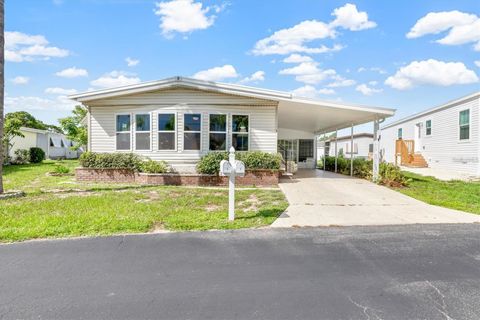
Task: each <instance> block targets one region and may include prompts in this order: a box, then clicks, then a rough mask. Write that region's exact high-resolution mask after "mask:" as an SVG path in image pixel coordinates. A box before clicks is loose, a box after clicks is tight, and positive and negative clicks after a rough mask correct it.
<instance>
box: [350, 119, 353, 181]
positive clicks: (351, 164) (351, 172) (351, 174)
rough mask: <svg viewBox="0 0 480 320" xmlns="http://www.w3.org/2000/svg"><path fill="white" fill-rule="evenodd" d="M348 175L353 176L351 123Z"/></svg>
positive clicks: (351, 128)
mask: <svg viewBox="0 0 480 320" xmlns="http://www.w3.org/2000/svg"><path fill="white" fill-rule="evenodd" d="M350 176H351V177H353V123H352V126H351V127H350Z"/></svg>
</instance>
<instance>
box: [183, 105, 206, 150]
mask: <svg viewBox="0 0 480 320" xmlns="http://www.w3.org/2000/svg"><path fill="white" fill-rule="evenodd" d="M187 114H198V115H200V131H186V130H185V116H186V115H187ZM182 125H183V128H182V138H183V145H182V148H183V151H184V152H192V153H201V152H202V150H203V113H202V112H198V111H191V112H184V113H183V121H182ZM185 133H200V149H199V150H191V149H185Z"/></svg>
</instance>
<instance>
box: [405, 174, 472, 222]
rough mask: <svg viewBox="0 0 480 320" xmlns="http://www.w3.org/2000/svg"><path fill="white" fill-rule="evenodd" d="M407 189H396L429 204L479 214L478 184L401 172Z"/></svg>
mask: <svg viewBox="0 0 480 320" xmlns="http://www.w3.org/2000/svg"><path fill="white" fill-rule="evenodd" d="M403 173H404V174H405V176H406V177H407V178H408V179H410V182H409V184H408V187H406V188H399V189H396V190H397V191H399V192H401V193H403V194H406V195H407V196H410V197H412V198H415V199H418V200H421V201H424V202H426V203H429V204H433V205H437V206H441V207H446V208H451V209H456V210H461V211H466V212H471V213H475V214H480V182H464V181H458V180H452V181H441V180H438V179H435V178H433V177H424V176H421V175H418V174H414V173H410V172H403Z"/></svg>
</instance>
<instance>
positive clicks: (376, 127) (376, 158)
mask: <svg viewBox="0 0 480 320" xmlns="http://www.w3.org/2000/svg"><path fill="white" fill-rule="evenodd" d="M379 128H380V121H379V120H378V119H375V121H373V175H372V178H373V182H377V181H378V172H379V170H380V154H379V151H380V150H379V147H380V146H379V143H378V140H379V139H378V130H379Z"/></svg>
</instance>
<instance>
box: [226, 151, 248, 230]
mask: <svg viewBox="0 0 480 320" xmlns="http://www.w3.org/2000/svg"><path fill="white" fill-rule="evenodd" d="M244 174H245V164H244V163H243V162H242V161H238V160H235V148H234V147H230V150H229V155H228V161H227V160H222V161H221V162H220V175H221V176H228V220H229V221H233V220H235V176H240V177H243V176H244Z"/></svg>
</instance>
